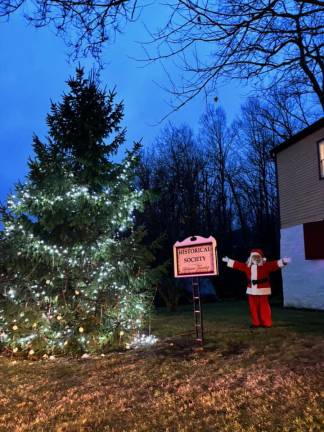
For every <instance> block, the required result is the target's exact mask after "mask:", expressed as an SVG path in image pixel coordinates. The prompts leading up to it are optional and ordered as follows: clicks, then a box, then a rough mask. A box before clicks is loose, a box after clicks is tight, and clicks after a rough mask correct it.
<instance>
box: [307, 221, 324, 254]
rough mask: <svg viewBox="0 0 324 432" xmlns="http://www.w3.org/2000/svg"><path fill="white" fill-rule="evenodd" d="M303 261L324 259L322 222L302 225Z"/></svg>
mask: <svg viewBox="0 0 324 432" xmlns="http://www.w3.org/2000/svg"><path fill="white" fill-rule="evenodd" d="M304 245H305V259H307V260H316V259H324V221H320V222H310V223H305V224H304Z"/></svg>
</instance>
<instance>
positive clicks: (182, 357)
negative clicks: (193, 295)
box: [0, 302, 324, 432]
mask: <svg viewBox="0 0 324 432" xmlns="http://www.w3.org/2000/svg"><path fill="white" fill-rule="evenodd" d="M204 312H205V313H204V321H205V330H206V332H205V334H206V344H205V349H204V350H203V351H195V350H194V349H193V334H192V329H193V316H192V311H191V309H190V308H189V307H183V308H182V309H180V310H179V312H178V313H175V314H171V313H167V312H166V311H164V310H159V311H158V312H157V313H156V314H155V315H154V316H153V317H152V321H151V325H152V333H153V334H155V335H157V336H158V337H159V338H160V341H159V343H158V344H157V345H155V346H154V347H153V348H151V349H146V350H136V351H123V352H115V353H110V354H107V355H106V356H105V357H99V356H98V357H97V358H91V359H83V360H82V359H71V358H69V359H56V360H53V361H36V360H35V361H27V360H24V361H22V360H19V361H17V360H14V359H13V358H12V359H10V358H6V357H0V431H1V432H9V431H16V432H18V431H19V432H22V431H30V432H38V431H42V432H43V431H57V432H58V431H66V432H83V431H95V432H101V431H109V432H121V431H131V432H136V431H138V432H140V431H148V432H155V431H156V432H158V431H161V432H162V431H165V432H166V431H169V432H176V431H184V432H189V431H194V432H198V431H204V432H205V431H213V432H218V431H219V432H226V431H228V432H239V431H240V432H288V431H289V432H293V431H294V432H297V431H298V432H308V431H322V430H324V403H323V400H324V397H323V396H324V391H323V390H324V367H323V366H324V312H320V311H317V312H316V311H302V310H292V309H283V308H281V307H279V306H275V305H274V307H273V317H274V326H273V327H272V328H271V329H263V328H262V329H257V330H252V329H250V328H249V318H248V312H247V305H246V303H245V302H219V303H216V304H208V305H204Z"/></svg>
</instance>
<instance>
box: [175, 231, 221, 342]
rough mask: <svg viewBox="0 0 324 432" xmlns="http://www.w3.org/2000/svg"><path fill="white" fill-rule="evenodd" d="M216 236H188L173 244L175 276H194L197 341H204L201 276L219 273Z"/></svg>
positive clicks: (193, 291)
mask: <svg viewBox="0 0 324 432" xmlns="http://www.w3.org/2000/svg"><path fill="white" fill-rule="evenodd" d="M216 246H217V243H216V240H215V239H214V237H208V238H205V237H200V236H194V237H188V238H187V239H185V240H183V241H182V242H179V241H178V242H176V243H175V244H174V246H173V263H174V276H175V277H176V278H187V277H191V278H192V299H193V312H194V319H195V330H196V342H197V343H198V344H200V345H201V346H202V345H203V343H204V329H203V317H202V308H201V296H200V286H199V277H200V276H216V275H218V260H217V250H216Z"/></svg>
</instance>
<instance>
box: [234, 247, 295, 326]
mask: <svg viewBox="0 0 324 432" xmlns="http://www.w3.org/2000/svg"><path fill="white" fill-rule="evenodd" d="M255 254H257V255H260V257H261V260H260V263H258V264H256V263H254V262H253V260H252V256H253V255H255ZM285 265H286V263H285V262H284V261H283V260H282V259H279V260H277V261H270V262H266V261H265V258H264V256H263V252H262V251H261V250H260V249H252V251H251V254H250V257H249V259H248V261H247V262H246V263H242V262H239V261H235V260H232V259H230V258H229V259H228V260H227V266H228V267H231V268H233V269H235V270H239V271H242V272H244V273H245V274H246V277H247V279H248V285H247V290H246V293H247V295H248V301H249V307H250V314H251V318H252V326H253V327H260V326H263V327H271V325H272V319H271V308H270V304H269V301H268V296H269V295H270V294H271V286H270V278H269V276H270V273H271V272H273V271H275V270H278V269H280V268H282V267H284V266H285Z"/></svg>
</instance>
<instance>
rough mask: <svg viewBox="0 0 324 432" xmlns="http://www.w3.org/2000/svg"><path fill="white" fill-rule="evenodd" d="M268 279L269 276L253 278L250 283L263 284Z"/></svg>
mask: <svg viewBox="0 0 324 432" xmlns="http://www.w3.org/2000/svg"><path fill="white" fill-rule="evenodd" d="M268 281H269V279H268V278H264V279H252V280H249V283H251V282H252V284H253V285H256V284H263V283H266V282H268Z"/></svg>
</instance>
